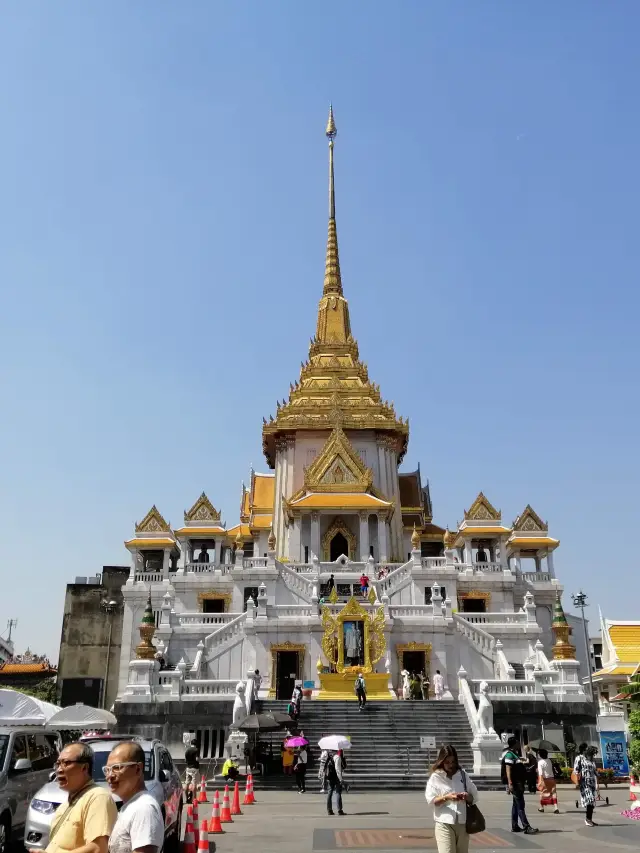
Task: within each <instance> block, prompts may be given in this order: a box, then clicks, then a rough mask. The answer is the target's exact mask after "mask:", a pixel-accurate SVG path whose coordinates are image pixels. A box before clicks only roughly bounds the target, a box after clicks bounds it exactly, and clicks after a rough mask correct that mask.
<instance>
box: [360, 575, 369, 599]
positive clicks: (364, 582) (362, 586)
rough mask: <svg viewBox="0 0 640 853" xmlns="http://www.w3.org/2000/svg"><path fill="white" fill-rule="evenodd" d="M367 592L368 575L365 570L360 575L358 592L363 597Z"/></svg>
mask: <svg viewBox="0 0 640 853" xmlns="http://www.w3.org/2000/svg"><path fill="white" fill-rule="evenodd" d="M368 592H369V577H368V576H367V574H366V572H363V573H362V574H361V575H360V593H361V595H362V596H363V597H364V596H365V595H367V594H368Z"/></svg>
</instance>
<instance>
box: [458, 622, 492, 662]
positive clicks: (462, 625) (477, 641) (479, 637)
mask: <svg viewBox="0 0 640 853" xmlns="http://www.w3.org/2000/svg"><path fill="white" fill-rule="evenodd" d="M453 622H454V625H455V626H456V630H457V631H458V632H459V633H460V634H463V635H464V636H465V637H466V638H467V639H468V640H469V642H471V643H472V645H473V646H475V648H476V649H477V650H478V651H479V652H480V654H482V655H483V656H484V657H486V658H487V659H488V660H490V661H491V662H492V663H493V662H494V659H495V651H494V649H495V644H496V641H495V638H494V637H492V636H491V634H488V633H487V632H486V631H484V630H483V629H482V628H479V627H478V626H477V625H472V624H471V623H470V622H467V620H466V619H463V618H462V617H461V616H460V615H459V614H457V613H454V615H453Z"/></svg>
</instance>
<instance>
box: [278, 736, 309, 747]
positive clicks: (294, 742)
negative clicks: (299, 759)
mask: <svg viewBox="0 0 640 853" xmlns="http://www.w3.org/2000/svg"><path fill="white" fill-rule="evenodd" d="M284 745H285V746H286V747H287V749H295V748H296V747H298V746H308V745H309V741H308V740H307V739H306V737H298V736H296V737H290V738H289V740H285V742H284Z"/></svg>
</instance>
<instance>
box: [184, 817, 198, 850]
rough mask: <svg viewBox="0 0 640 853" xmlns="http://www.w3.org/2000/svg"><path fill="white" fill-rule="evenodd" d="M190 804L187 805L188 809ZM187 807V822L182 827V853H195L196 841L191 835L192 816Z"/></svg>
mask: <svg viewBox="0 0 640 853" xmlns="http://www.w3.org/2000/svg"><path fill="white" fill-rule="evenodd" d="M190 808H191V806H189V809H190ZM189 809H187V823H186V825H185V828H184V845H183V848H182V849H183V853H196V842H195V838H194V835H193V818H192V816H191V815H190V814H189Z"/></svg>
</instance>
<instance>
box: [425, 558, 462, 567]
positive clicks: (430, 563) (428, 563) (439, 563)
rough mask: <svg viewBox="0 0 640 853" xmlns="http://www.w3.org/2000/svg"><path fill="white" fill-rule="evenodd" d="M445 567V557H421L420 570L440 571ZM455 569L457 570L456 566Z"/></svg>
mask: <svg viewBox="0 0 640 853" xmlns="http://www.w3.org/2000/svg"><path fill="white" fill-rule="evenodd" d="M446 565H447V558H446V557H423V558H422V568H423V569H441V568H444V567H445V566H446ZM456 568H458V567H457V566H456Z"/></svg>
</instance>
